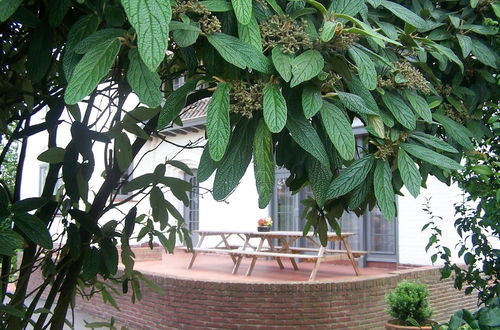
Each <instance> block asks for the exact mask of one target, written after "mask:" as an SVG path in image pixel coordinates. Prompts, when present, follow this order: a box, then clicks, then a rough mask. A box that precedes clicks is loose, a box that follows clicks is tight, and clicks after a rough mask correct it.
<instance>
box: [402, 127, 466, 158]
mask: <svg viewBox="0 0 500 330" xmlns="http://www.w3.org/2000/svg"><path fill="white" fill-rule="evenodd" d="M410 137H411V138H414V139H416V140H418V141H420V142H422V143H425V144H427V145H430V146H432V147H434V148H436V149H440V150H443V151H447V152H451V153H458V150H457V149H455V148H454V147H452V146H451V145H449V144H448V143H446V142H444V141H443V140H441V139H440V138H438V137H436V136H434V135H430V134H426V133H423V132H418V131H415V132H411V133H410Z"/></svg>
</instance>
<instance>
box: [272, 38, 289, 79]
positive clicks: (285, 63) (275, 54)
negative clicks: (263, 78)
mask: <svg viewBox="0 0 500 330" xmlns="http://www.w3.org/2000/svg"><path fill="white" fill-rule="evenodd" d="M271 57H272V59H273V64H274V67H275V68H276V71H278V73H279V74H280V76H281V78H283V79H284V80H285V81H286V82H288V81H290V79H292V61H293V57H292V56H291V55H287V54H283V53H282V52H281V50H280V48H279V47H274V48H273V51H272V53H271Z"/></svg>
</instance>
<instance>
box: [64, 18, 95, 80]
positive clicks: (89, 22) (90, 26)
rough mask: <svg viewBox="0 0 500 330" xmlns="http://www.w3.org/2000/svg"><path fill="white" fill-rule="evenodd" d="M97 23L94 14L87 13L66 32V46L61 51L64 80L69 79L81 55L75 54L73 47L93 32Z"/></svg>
mask: <svg viewBox="0 0 500 330" xmlns="http://www.w3.org/2000/svg"><path fill="white" fill-rule="evenodd" d="M98 25H99V20H98V18H97V16H95V15H87V16H83V17H82V18H80V19H79V20H78V21H76V23H75V24H73V25H72V26H71V29H70V30H69V32H68V37H67V42H66V47H65V48H64V53H63V61H62V63H63V69H64V74H65V75H66V80H67V81H69V80H70V78H71V75H72V74H73V70H74V69H75V66H76V65H77V64H78V61H80V58H81V56H80V55H79V54H76V53H75V51H74V48H75V47H76V45H77V44H78V43H79V42H80V41H82V40H83V39H85V38H86V37H88V36H89V35H91V34H92V33H94V32H95V30H96V29H97V26H98Z"/></svg>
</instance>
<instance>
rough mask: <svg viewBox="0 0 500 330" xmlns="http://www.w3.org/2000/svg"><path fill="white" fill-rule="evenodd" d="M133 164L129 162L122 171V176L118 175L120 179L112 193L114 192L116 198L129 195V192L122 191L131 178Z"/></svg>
mask: <svg viewBox="0 0 500 330" xmlns="http://www.w3.org/2000/svg"><path fill="white" fill-rule="evenodd" d="M133 168H134V166H133V164H130V166H129V168H128V169H127V170H126V171H125V172H123V174H122V176H121V177H120V181H119V183H118V188H117V189H114V190H113V195H115V194H116V197H118V198H126V197H128V196H130V194H131V192H124V191H123V188H124V187H125V185H126V184H127V182H129V181H130V180H132V170H133Z"/></svg>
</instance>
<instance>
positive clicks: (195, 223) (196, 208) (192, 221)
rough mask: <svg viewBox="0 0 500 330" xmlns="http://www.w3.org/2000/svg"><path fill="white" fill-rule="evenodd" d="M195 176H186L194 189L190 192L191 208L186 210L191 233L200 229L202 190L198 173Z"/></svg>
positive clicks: (185, 214) (185, 213) (185, 215)
mask: <svg viewBox="0 0 500 330" xmlns="http://www.w3.org/2000/svg"><path fill="white" fill-rule="evenodd" d="M193 174H194V176H191V175H186V177H185V180H186V181H189V183H191V186H192V187H193V188H192V189H191V190H190V191H189V195H188V196H189V206H188V207H186V208H185V210H184V220H185V221H186V224H187V226H188V229H189V230H190V231H193V230H198V229H200V190H199V187H198V179H197V178H196V173H193Z"/></svg>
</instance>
